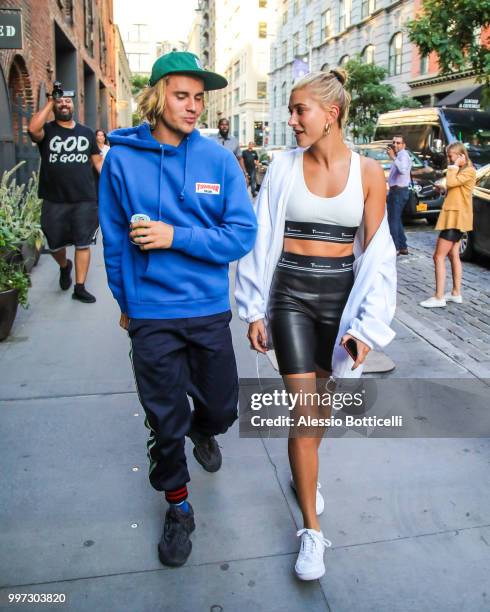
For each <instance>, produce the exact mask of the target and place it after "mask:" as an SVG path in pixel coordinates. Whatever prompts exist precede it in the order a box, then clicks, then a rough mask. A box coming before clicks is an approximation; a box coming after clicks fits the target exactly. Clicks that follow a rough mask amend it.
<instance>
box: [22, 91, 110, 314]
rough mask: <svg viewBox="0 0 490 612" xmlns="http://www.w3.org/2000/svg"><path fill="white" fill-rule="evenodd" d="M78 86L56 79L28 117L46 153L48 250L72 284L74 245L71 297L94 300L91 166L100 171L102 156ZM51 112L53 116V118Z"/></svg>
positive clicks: (65, 285)
mask: <svg viewBox="0 0 490 612" xmlns="http://www.w3.org/2000/svg"><path fill="white" fill-rule="evenodd" d="M74 96H75V92H73V91H63V88H62V85H61V83H60V82H58V81H57V82H55V84H54V88H53V92H52V93H51V94H48V96H47V97H48V101H47V102H46V104H45V106H44V108H42V109H41V110H40V111H39V112H37V113H35V114H34V115H33V116H32V118H31V121H30V122H29V128H28V129H29V135H30V137H31V139H32V140H33V141H34V142H35V143H37V145H38V147H39V153H40V155H41V170H40V173H39V197H40V198H41V199H42V200H43V207H42V213H41V226H42V230H43V232H44V235H45V236H46V239H47V242H48V246H49V250H50V252H51V255H52V256H53V257H54V259H55V261H56V262H57V263H58V265H59V266H60V277H59V284H60V287H61V289H62V290H63V291H67V290H68V289H69V288H70V286H71V284H72V275H71V272H72V267H73V264H72V262H71V260H70V259H67V256H66V247H67V246H69V245H72V244H73V245H74V246H75V277H76V284H75V288H74V291H73V294H72V298H73V299H75V300H79V301H80V302H85V303H93V302H95V297H94V296H93V295H92V294H91V293H89V292H88V291H87V290H86V289H85V279H86V277H87V272H88V268H89V264H90V245H91V244H92V243H93V241H94V237H95V234H96V232H97V228H98V225H99V220H98V214H97V193H96V184H95V178H94V175H93V171H92V167H94V168H95V169H96V170H97V172H100V170H101V167H102V157H101V155H100V151H99V147H98V146H97V142H96V140H95V134H94V132H93V131H92V130H91V129H90V128H88V127H87V126H85V125H82V124H81V123H77V122H76V121H75V120H74V119H73V111H74V102H73V99H74ZM51 112H52V113H53V114H54V121H48V120H49V117H50V114H51Z"/></svg>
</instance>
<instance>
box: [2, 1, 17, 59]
mask: <svg viewBox="0 0 490 612" xmlns="http://www.w3.org/2000/svg"><path fill="white" fill-rule="evenodd" d="M0 49H22V13H21V12H20V11H18V10H15V9H11V10H0Z"/></svg>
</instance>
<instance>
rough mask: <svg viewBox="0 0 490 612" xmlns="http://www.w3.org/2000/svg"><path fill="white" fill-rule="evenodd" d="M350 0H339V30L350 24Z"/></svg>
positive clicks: (341, 30)
mask: <svg viewBox="0 0 490 612" xmlns="http://www.w3.org/2000/svg"><path fill="white" fill-rule="evenodd" d="M351 13H352V0H340V2H339V32H343V31H344V30H346V29H347V28H348V27H349V26H350V24H351Z"/></svg>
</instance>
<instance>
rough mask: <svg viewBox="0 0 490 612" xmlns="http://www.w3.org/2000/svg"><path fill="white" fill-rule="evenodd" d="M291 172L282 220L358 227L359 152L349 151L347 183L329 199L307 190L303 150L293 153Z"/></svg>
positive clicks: (360, 201) (361, 201) (361, 200)
mask: <svg viewBox="0 0 490 612" xmlns="http://www.w3.org/2000/svg"><path fill="white" fill-rule="evenodd" d="M293 172H294V178H293V185H292V188H291V191H290V194H289V198H288V201H287V205H286V222H287V221H291V222H293V223H313V224H326V225H339V226H343V227H350V228H358V227H359V225H360V224H361V221H362V215H363V213H364V192H363V190H362V178H361V158H360V156H359V153H356V152H355V151H352V152H351V162H350V168H349V177H348V179H347V184H346V186H345V188H344V190H343V191H342V193H339V195H336V196H334V197H333V198H323V197H321V196H318V195H315V194H314V193H311V191H310V190H309V189H308V187H307V186H306V182H305V176H304V171H303V153H300V154H298V155H297V156H296V161H295V168H294V170H293ZM286 233H287V230H286Z"/></svg>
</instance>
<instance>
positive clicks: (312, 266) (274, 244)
mask: <svg viewBox="0 0 490 612" xmlns="http://www.w3.org/2000/svg"><path fill="white" fill-rule="evenodd" d="M346 77H347V75H346V73H345V71H343V70H341V69H335V70H331V71H329V72H314V73H311V74H309V75H307V76H306V77H304V78H303V79H301V80H300V81H299V82H298V83H296V84H295V85H294V87H293V90H292V92H291V96H290V99H289V112H290V119H289V126H290V127H291V128H292V129H293V130H294V134H295V137H296V141H297V144H298V147H299V148H297V149H295V150H293V151H288V152H285V153H283V154H280V155H278V156H275V157H274V161H273V163H272V164H271V165H270V167H269V169H268V172H267V174H266V176H265V178H264V181H263V184H262V186H261V190H260V193H259V196H258V198H257V201H256V214H257V219H258V226H259V227H258V234H257V240H256V243H255V246H254V249H253V250H252V251H251V252H250V253H249V254H248V255H246V256H245V257H244V258H243V259H241V260H240V262H239V265H238V272H237V283H236V291H235V297H236V301H237V305H238V313H239V315H240V317H241V318H242V319H244V320H245V321H247V322H248V323H249V329H248V338H249V341H250V344H251V348H253V349H255V350H256V351H258V352H260V353H265V352H266V351H267V350H269V349H271V348H272V345H273V346H274V347H275V352H276V357H277V362H278V365H279V371H280V373H281V375H282V376H283V380H284V384H285V387H286V389H287V391H288V392H290V393H298V392H303V393H313V394H315V393H316V392H317V390H318V389H320V390H321V389H322V387H321V381H325V380H326V379H328V378H329V377H330V376H331V375H333V377H335V378H342V377H358V376H360V375H361V372H362V368H363V366H362V364H363V362H364V359H365V357H366V355H367V353H368V352H369V351H370V350H371V349H372V348H374V347H375V346H385V345H386V344H388V343H389V342H390V341H391V340H392V338H393V336H394V333H393V331H392V330H391V329H390V327H389V324H390V322H391V319H392V317H393V314H394V309H395V296H396V265H395V261H396V251H395V247H394V244H393V241H392V239H391V235H390V231H389V227H388V222H387V218H386V204H385V201H386V187H385V178H384V175H383V171H382V169H381V167H380V166H379V164H377V162H376V161H375V160H372V159H369V158H365V157H360V156H359V154H358V153H355V152H354V151H351V150H350V149H349V148H348V147H347V145H346V144H345V142H344V139H343V126H344V125H345V122H346V120H347V116H348V109H349V102H350V96H349V93H348V92H347V90H346V89H345V87H344V84H345V81H346ZM315 409H318V406H316V407H315V406H314V407H313V410H315ZM305 411H306V406H305V405H301V406H299V407H298V405H296V406H295V409H294V410H293V412H292V415H293V417H295V418H296V417H298V416H301V415H304V413H305ZM310 432H311V430H307V434H306V435H303V436H301V435H299V436H298V435H295V432H294V431H291V429H290V435H289V440H288V454H289V460H290V465H291V472H292V480H291V486H292V487H293V489H294V490H295V492H296V494H297V497H298V501H299V505H300V507H301V511H302V514H303V522H304V527H303V529H300V530H299V531H298V534H297V535H298V536H300V537H301V547H300V552H299V556H298V560H297V562H296V566H295V571H296V574H297V576H298V577H299V578H300V579H302V580H314V579H317V578H319V577H320V576H322V575H323V574H324V573H325V566H324V561H323V554H324V551H325V547H327V546H329V545H330V542H329V541H328V540H326V539H325V537H324V535H323V533H322V531H321V527H320V524H319V521H318V515H319V514H321V513H322V511H323V507H324V501H323V498H322V496H321V493H320V491H319V483H318V464H319V461H318V448H319V446H320V442H321V436H322V434H323V430H317V433H316V435H313V436H311V435H310ZM318 433H319V434H320V435H318Z"/></svg>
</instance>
